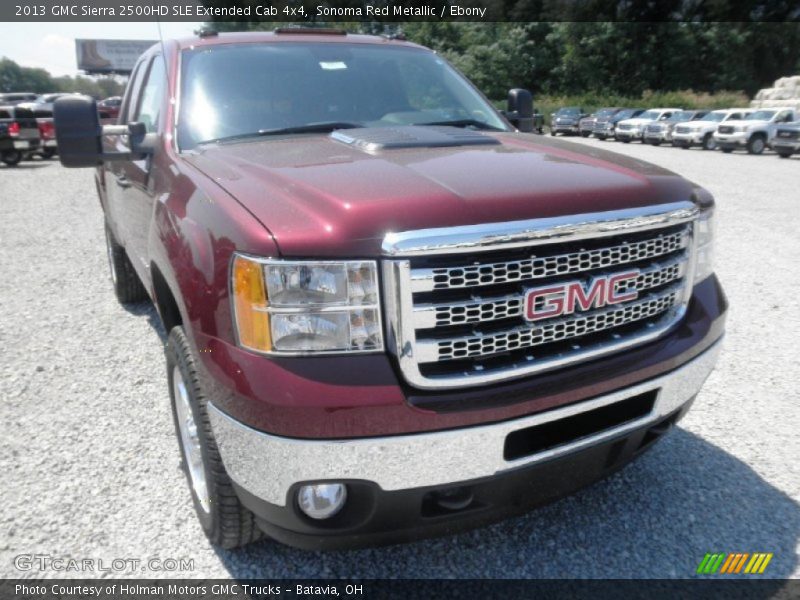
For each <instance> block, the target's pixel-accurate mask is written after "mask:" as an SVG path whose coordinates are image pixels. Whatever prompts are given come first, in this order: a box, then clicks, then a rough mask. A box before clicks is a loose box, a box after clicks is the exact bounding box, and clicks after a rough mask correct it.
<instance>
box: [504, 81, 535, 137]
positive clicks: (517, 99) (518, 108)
mask: <svg viewBox="0 0 800 600" xmlns="http://www.w3.org/2000/svg"><path fill="white" fill-rule="evenodd" d="M507 116H508V120H509V121H511V124H512V125H513V126H514V127H516V128H517V129H519V130H520V131H522V132H525V133H530V132H532V131H533V96H532V95H531V93H530V92H529V91H528V90H523V89H521V88H515V89H513V90H509V92H508V110H507Z"/></svg>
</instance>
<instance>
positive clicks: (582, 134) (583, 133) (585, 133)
mask: <svg viewBox="0 0 800 600" xmlns="http://www.w3.org/2000/svg"><path fill="white" fill-rule="evenodd" d="M590 135H592V132H591V131H581V137H589V136H590Z"/></svg>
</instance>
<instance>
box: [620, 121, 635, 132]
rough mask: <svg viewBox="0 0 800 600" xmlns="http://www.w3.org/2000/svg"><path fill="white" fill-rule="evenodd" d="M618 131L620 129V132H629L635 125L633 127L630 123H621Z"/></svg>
mask: <svg viewBox="0 0 800 600" xmlns="http://www.w3.org/2000/svg"><path fill="white" fill-rule="evenodd" d="M617 129H619V130H620V131H628V130H629V129H633V125H631V124H630V123H619V124H618V125H617Z"/></svg>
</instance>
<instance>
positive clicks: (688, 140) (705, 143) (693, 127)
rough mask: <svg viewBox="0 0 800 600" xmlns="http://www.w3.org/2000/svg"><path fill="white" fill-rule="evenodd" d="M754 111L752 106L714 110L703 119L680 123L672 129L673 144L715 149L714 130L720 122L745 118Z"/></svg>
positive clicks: (682, 146)
mask: <svg viewBox="0 0 800 600" xmlns="http://www.w3.org/2000/svg"><path fill="white" fill-rule="evenodd" d="M751 112H753V109H750V108H729V109H723V110H712V111H711V112H710V113H707V114H706V115H705V116H704V117H703V118H702V119H697V120H694V121H691V122H689V123H678V124H677V125H676V126H675V129H673V131H672V145H673V146H677V147H679V148H691V147H692V146H700V147H702V148H703V150H715V149H716V148H717V140H715V139H714V132H715V131H716V130H717V126H718V125H719V124H720V123H723V122H726V121H735V120H739V119H743V118H744V117H746V116H747V115H749V114H750V113H751Z"/></svg>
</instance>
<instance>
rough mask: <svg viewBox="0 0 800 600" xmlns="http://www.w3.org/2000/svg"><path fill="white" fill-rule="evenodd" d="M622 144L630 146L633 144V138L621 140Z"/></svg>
mask: <svg viewBox="0 0 800 600" xmlns="http://www.w3.org/2000/svg"><path fill="white" fill-rule="evenodd" d="M620 142H622V143H623V144H630V143H631V138H622V139H620Z"/></svg>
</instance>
